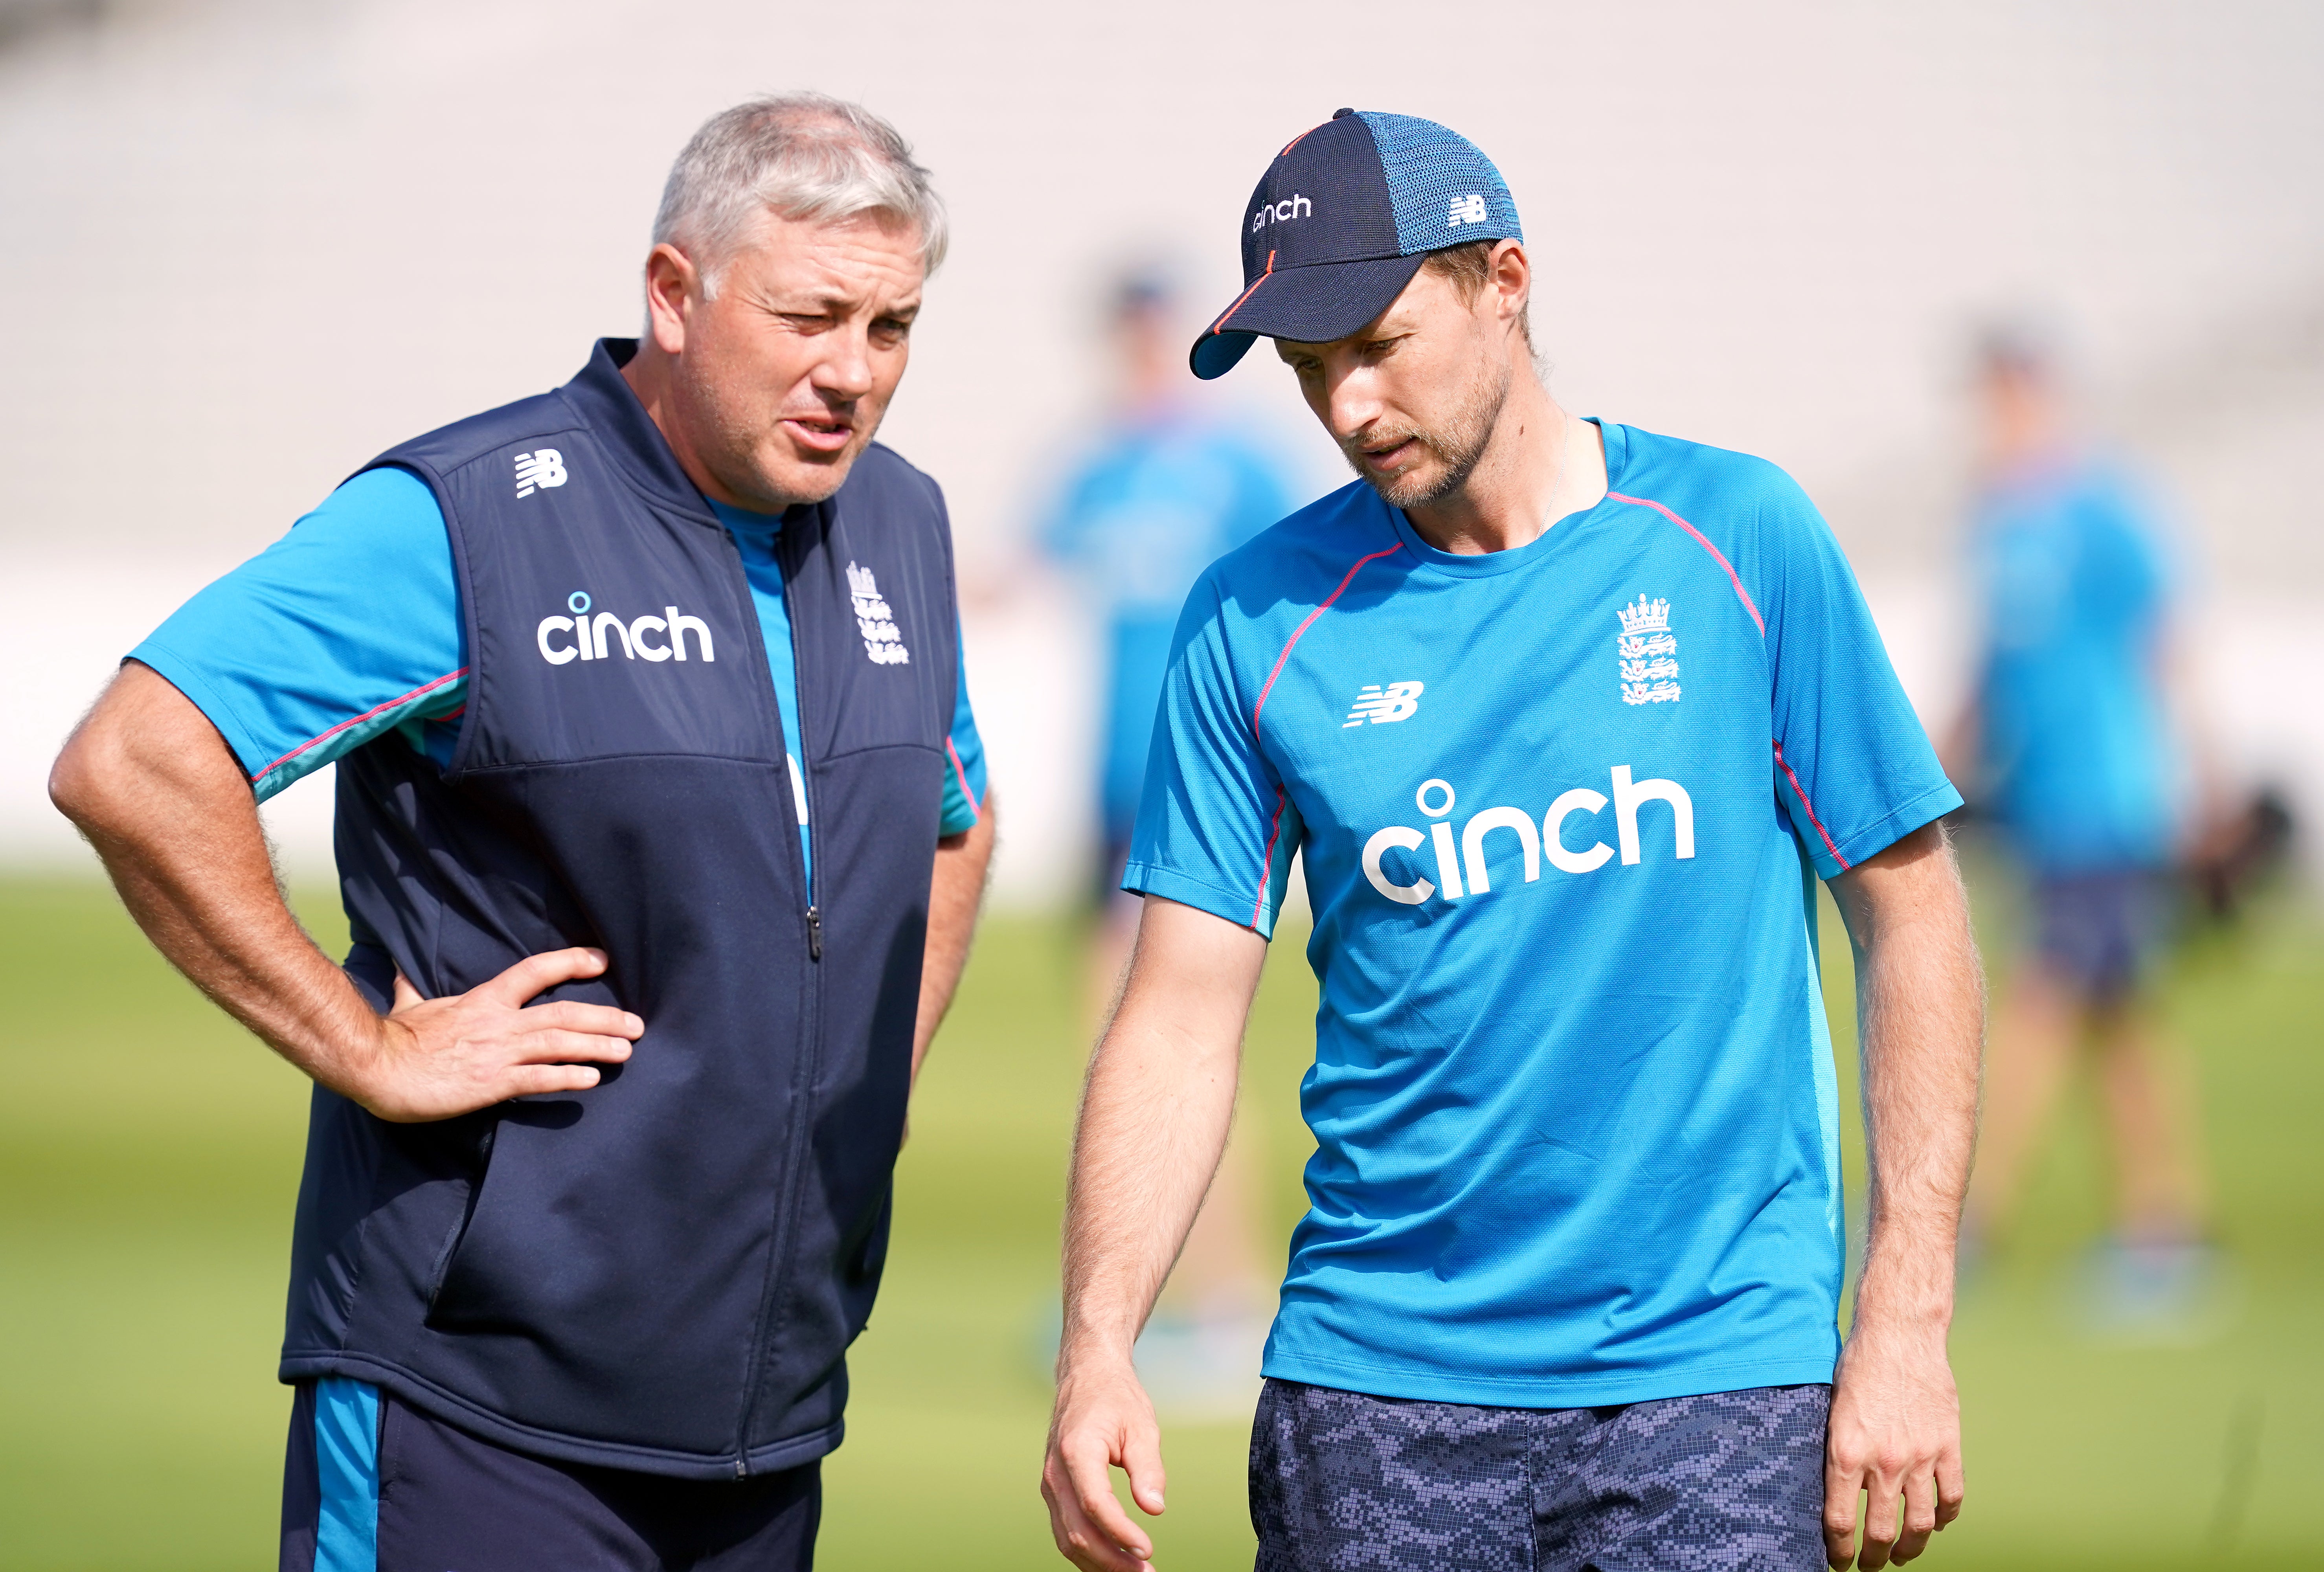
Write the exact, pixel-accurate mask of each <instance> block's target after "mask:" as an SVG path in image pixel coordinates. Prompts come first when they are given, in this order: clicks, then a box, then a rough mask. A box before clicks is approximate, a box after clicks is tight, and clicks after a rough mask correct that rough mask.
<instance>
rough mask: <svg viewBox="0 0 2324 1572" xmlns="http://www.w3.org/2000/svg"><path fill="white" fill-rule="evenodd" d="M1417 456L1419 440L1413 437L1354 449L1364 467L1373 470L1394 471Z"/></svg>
mask: <svg viewBox="0 0 2324 1572" xmlns="http://www.w3.org/2000/svg"><path fill="white" fill-rule="evenodd" d="M1419 456H1420V440H1419V438H1417V437H1397V438H1396V439H1395V440H1394V441H1391V442H1382V443H1378V444H1375V445H1371V446H1361V447H1359V448H1357V449H1356V457H1357V458H1358V459H1359V460H1360V462H1361V463H1362V464H1363V465H1364V467H1365V468H1367V469H1374V470H1392V469H1396V468H1397V467H1399V466H1401V465H1402V464H1405V463H1406V461H1407V460H1410V459H1415V458H1418V457H1419Z"/></svg>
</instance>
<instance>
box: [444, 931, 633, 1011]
mask: <svg viewBox="0 0 2324 1572" xmlns="http://www.w3.org/2000/svg"><path fill="white" fill-rule="evenodd" d="M604 970H605V952H604V951H602V950H590V949H586V948H584V947H582V946H579V945H576V946H574V947H573V948H572V949H570V950H544V951H541V952H540V953H539V954H538V955H528V956H526V957H525V958H524V959H523V960H522V961H518V962H517V963H516V964H515V965H514V966H512V967H510V968H509V969H508V970H506V971H503V972H502V973H501V974H500V975H499V976H498V977H495V978H493V979H492V980H491V981H489V982H484V983H481V984H479V985H478V986H477V987H476V988H475V992H476V993H477V994H478V995H480V996H482V997H484V998H488V999H492V1000H494V1001H496V1002H498V1003H500V1004H504V1005H507V1006H508V1007H510V1008H512V1009H513V1008H515V1007H518V1006H520V1005H523V1004H529V1003H530V1002H531V1000H532V999H533V998H534V997H536V996H538V995H540V994H543V993H546V992H547V991H548V990H549V989H550V988H555V987H556V986H557V985H558V983H560V982H570V981H572V980H573V979H575V978H576V977H595V976H597V975H598V974H599V973H600V972H602V971H604Z"/></svg>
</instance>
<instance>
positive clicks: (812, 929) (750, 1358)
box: [730, 521, 823, 1479]
mask: <svg viewBox="0 0 2324 1572" xmlns="http://www.w3.org/2000/svg"><path fill="white" fill-rule="evenodd" d="M797 540H798V531H797V529H795V528H792V527H791V526H790V523H789V521H787V523H786V528H785V529H783V531H782V533H781V534H779V535H778V536H777V537H776V538H775V561H776V563H777V565H779V567H780V568H781V570H782V575H783V621H785V622H787V623H788V624H789V627H790V639H791V703H792V706H793V707H794V708H795V709H797V710H798V729H799V768H798V791H799V795H801V796H802V797H804V798H806V800H807V838H806V842H805V845H804V847H803V849H802V852H801V855H800V859H799V860H800V864H801V869H802V871H803V872H804V873H805V874H806V876H807V877H806V880H805V882H806V884H807V960H808V961H809V962H810V963H811V964H810V967H809V970H808V972H807V976H806V977H805V978H804V979H801V982H802V987H801V989H800V992H801V998H800V1010H799V1015H800V1027H801V1030H800V1043H799V1053H798V1060H797V1062H795V1063H794V1064H793V1066H792V1071H791V1092H792V1107H791V1117H790V1128H789V1130H788V1133H787V1135H788V1138H787V1141H786V1143H785V1151H784V1163H783V1172H782V1181H781V1187H780V1189H779V1190H778V1191H777V1192H776V1197H775V1200H776V1204H777V1206H778V1209H779V1210H778V1215H777V1218H776V1222H775V1228H774V1232H773V1236H771V1237H770V1239H769V1241H768V1246H767V1249H768V1257H767V1276H766V1281H765V1282H764V1283H762V1284H761V1287H760V1290H759V1314H758V1316H757V1318H756V1320H755V1321H754V1323H753V1325H752V1340H751V1348H750V1350H749V1353H748V1354H747V1356H745V1358H744V1361H743V1375H742V1409H741V1411H740V1412H739V1413H738V1414H737V1415H736V1416H735V1423H734V1477H735V1478H737V1479H747V1478H749V1477H750V1475H751V1462H750V1454H751V1420H752V1415H753V1414H754V1413H755V1412H756V1411H757V1410H758V1406H759V1385H760V1382H761V1379H762V1377H763V1374H764V1361H763V1357H762V1356H763V1354H764V1352H765V1348H766V1344H767V1340H768V1338H769V1335H770V1330H771V1327H770V1321H771V1318H772V1316H773V1314H774V1308H775V1290H776V1284H777V1283H778V1282H779V1280H780V1278H781V1276H782V1274H783V1271H784V1268H785V1266H786V1265H787V1264H788V1260H789V1256H790V1251H791V1247H792V1245H793V1243H794V1241H795V1240H796V1238H797V1236H798V1215H797V1214H798V1208H799V1194H798V1190H799V1173H800V1168H801V1163H802V1159H803V1156H804V1153H805V1148H806V1145H807V1138H808V1129H809V1126H810V1120H809V1119H808V1117H807V1105H808V1102H809V1101H810V1097H809V1089H810V1088H812V1087H813V1086H814V1084H815V1077H814V1075H813V1073H812V1065H813V1062H815V1061H816V1060H818V1059H819V1058H820V1057H821V1055H820V1054H819V1053H817V1052H816V1050H817V1048H818V1046H819V1044H820V1043H821V1040H822V1033H823V1001H822V999H821V998H820V997H818V995H817V992H816V971H817V970H820V966H819V963H820V962H821V961H822V960H823V911H822V906H821V903H820V902H819V900H818V899H817V896H819V895H820V893H821V886H822V883H823V874H822V870H821V869H818V868H817V867H816V865H815V863H814V860H813V858H812V856H811V852H812V850H813V846H814V842H815V839H816V835H815V794H814V793H813V792H812V791H811V790H810V789H809V787H808V786H807V778H808V775H809V773H810V772H809V770H808V768H807V698H806V694H807V671H806V668H805V666H804V665H803V664H802V662H801V660H800V658H799V657H800V640H799V626H798V617H797V615H796V614H795V611H796V608H797V602H795V601H794V600H793V599H792V597H791V586H792V584H794V583H795V582H797V580H798V569H799V567H800V566H801V565H803V562H804V559H805V556H806V554H805V553H804V552H802V551H800V550H799V549H798V547H797ZM730 544H732V541H731V538H730ZM735 565H736V567H737V568H738V569H739V568H740V567H741V565H742V564H741V560H740V557H739V556H738V557H737V559H736V563H735ZM742 576H743V579H744V584H743V591H744V593H745V594H746V595H747V594H748V593H749V591H750V584H749V582H748V581H749V576H750V575H747V574H745V575H742ZM757 621H758V618H757V615H756V613H755V611H754V612H753V613H752V623H753V624H754V625H755V624H756V622H757ZM768 679H769V680H768V692H769V693H770V694H772V696H773V698H774V703H775V712H776V713H775V731H776V739H777V741H778V743H779V742H780V741H781V740H782V737H781V732H782V695H781V694H778V693H775V692H774V684H773V674H772V672H771V671H770V673H769V674H768ZM788 752H789V750H788V749H784V753H785V755H786V758H788Z"/></svg>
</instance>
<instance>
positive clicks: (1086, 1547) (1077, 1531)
mask: <svg viewBox="0 0 2324 1572" xmlns="http://www.w3.org/2000/svg"><path fill="white" fill-rule="evenodd" d="M1041 1494H1042V1496H1043V1498H1044V1499H1046V1500H1047V1502H1048V1503H1049V1534H1050V1537H1051V1538H1053V1539H1055V1540H1056V1541H1057V1553H1058V1554H1059V1555H1061V1556H1063V1557H1065V1559H1066V1560H1068V1561H1071V1562H1072V1563H1073V1564H1074V1566H1076V1567H1083V1568H1084V1569H1085V1572H1147V1567H1146V1563H1145V1562H1144V1561H1142V1560H1140V1559H1139V1558H1137V1557H1135V1556H1133V1555H1131V1554H1130V1552H1129V1551H1127V1550H1125V1549H1121V1548H1120V1546H1119V1545H1117V1544H1115V1543H1114V1542H1113V1540H1112V1539H1111V1537H1110V1536H1109V1535H1108V1534H1107V1533H1106V1532H1105V1531H1104V1530H1102V1529H1101V1528H1099V1527H1098V1526H1097V1525H1096V1524H1095V1523H1093V1522H1092V1521H1090V1519H1089V1514H1088V1513H1087V1512H1084V1511H1083V1510H1082V1506H1081V1501H1080V1498H1079V1497H1078V1496H1077V1495H1076V1494H1074V1485H1073V1481H1072V1480H1071V1478H1070V1477H1068V1476H1067V1472H1066V1469H1065V1461H1064V1459H1063V1458H1061V1457H1058V1455H1057V1454H1056V1452H1051V1453H1050V1454H1049V1460H1048V1464H1047V1466H1046V1467H1044V1468H1043V1469H1042V1470H1041Z"/></svg>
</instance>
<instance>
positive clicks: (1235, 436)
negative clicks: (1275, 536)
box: [1040, 410, 1291, 843]
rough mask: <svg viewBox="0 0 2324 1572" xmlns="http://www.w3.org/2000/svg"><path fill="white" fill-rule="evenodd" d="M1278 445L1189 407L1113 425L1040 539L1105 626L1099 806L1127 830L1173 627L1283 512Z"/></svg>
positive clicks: (1117, 829) (1111, 824) (1105, 823)
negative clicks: (1209, 576)
mask: <svg viewBox="0 0 2324 1572" xmlns="http://www.w3.org/2000/svg"><path fill="white" fill-rule="evenodd" d="M1290 506H1291V497H1290V492H1289V490H1288V488H1287V487H1286V484H1285V483H1284V480H1283V476H1282V473H1281V468H1280V466H1279V465H1278V464H1277V462H1276V460H1275V459H1274V457H1273V455H1270V454H1268V452H1266V451H1265V450H1264V449H1262V448H1261V447H1259V446H1258V445H1256V444H1254V443H1253V442H1251V441H1250V439H1249V438H1248V437H1243V436H1242V435H1240V433H1237V432H1235V431H1232V430H1231V429H1229V428H1227V427H1223V426H1220V425H1217V424H1214V423H1213V422H1211V421H1208V420H1206V419H1203V418H1199V417H1197V416H1194V415H1192V414H1189V413H1187V412H1185V411H1175V410H1174V411H1170V412H1167V413H1165V414H1163V415H1161V416H1158V417H1154V418H1148V419H1145V420H1140V421H1133V422H1129V423H1125V424H1123V425H1121V426H1120V427H1117V428H1115V429H1113V430H1111V431H1110V432H1108V433H1107V434H1106V435H1105V437H1103V438H1102V440H1101V441H1100V442H1099V444H1098V445H1097V446H1096V447H1095V448H1094V449H1093V451H1092V452H1091V453H1090V454H1089V455H1088V456H1087V457H1086V458H1084V460H1083V461H1082V462H1081V464H1079V466H1078V467H1076V468H1075V469H1074V472H1073V473H1072V475H1071V476H1070V477H1069V478H1068V479H1067V481H1066V483H1065V490H1064V494H1063V496H1062V497H1061V498H1060V499H1059V501H1058V504H1057V507H1056V511H1055V512H1054V513H1053V514H1052V515H1051V517H1050V519H1049V522H1048V524H1047V527H1046V528H1045V529H1043V530H1042V532H1041V537H1040V544H1041V548H1042V550H1043V551H1044V552H1045V553H1046V554H1047V556H1049V557H1050V558H1051V559H1052V560H1053V561H1055V562H1057V563H1059V564H1061V565H1064V566H1065V567H1067V568H1068V569H1070V570H1071V571H1072V572H1073V574H1074V577H1075V578H1076V579H1077V580H1078V581H1079V583H1080V584H1081V586H1082V589H1083V591H1084V593H1085V594H1086V595H1087V596H1088V597H1089V602H1090V609H1091V610H1092V611H1094V612H1096V613H1097V615H1098V616H1099V617H1101V618H1102V620H1103V622H1104V625H1105V640H1106V657H1107V676H1106V684H1105V710H1104V713H1103V715H1102V717H1101V726H1100V740H1099V744H1098V814H1099V818H1100V821H1101V825H1102V830H1103V832H1104V834H1105V836H1106V839H1107V840H1108V841H1113V842H1117V843H1118V842H1120V841H1126V840H1128V839H1129V836H1130V823H1131V821H1132V820H1133V819H1135V818H1136V816H1137V814H1138V793H1139V788H1140V787H1141V786H1144V784H1145V781H1146V743H1147V740H1148V738H1149V737H1151V736H1152V735H1153V732H1154V706H1155V704H1156V703H1157V702H1158V701H1159V700H1160V698H1161V696H1162V674H1163V672H1164V671H1165V670H1166V669H1167V666H1168V665H1169V660H1170V633H1171V630H1172V629H1174V628H1175V627H1176V625H1177V621H1178V609H1179V607H1181V606H1183V605H1185V602H1186V592H1187V591H1188V590H1189V589H1191V588H1193V587H1194V579H1195V576H1196V575H1199V574H1200V573H1201V572H1202V571H1203V569H1204V568H1205V567H1208V566H1209V565H1211V564H1212V563H1213V562H1215V561H1216V560H1217V559H1218V558H1219V557H1221V556H1224V555H1225V554H1226V553H1227V552H1229V551H1231V550H1233V549H1234V548H1235V547H1238V546H1240V545H1241V544H1243V542H1245V541H1247V540H1249V539H1250V538H1251V537H1253V536H1255V535H1257V534H1258V533H1259V531H1260V530H1262V529H1266V528H1267V527H1268V525H1269V524H1272V523H1274V522H1275V521H1276V520H1277V519H1280V518H1281V517H1283V515H1284V513H1285V512H1286V510H1288V509H1289V508H1290Z"/></svg>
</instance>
